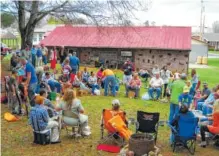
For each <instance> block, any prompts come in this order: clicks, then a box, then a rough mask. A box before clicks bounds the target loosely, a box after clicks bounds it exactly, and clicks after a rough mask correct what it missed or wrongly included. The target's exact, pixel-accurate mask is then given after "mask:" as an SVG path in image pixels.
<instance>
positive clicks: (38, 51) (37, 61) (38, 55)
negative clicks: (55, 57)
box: [36, 46, 43, 67]
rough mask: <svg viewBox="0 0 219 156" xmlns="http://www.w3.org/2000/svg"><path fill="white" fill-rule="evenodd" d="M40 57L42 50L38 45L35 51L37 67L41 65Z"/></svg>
mask: <svg viewBox="0 0 219 156" xmlns="http://www.w3.org/2000/svg"><path fill="white" fill-rule="evenodd" d="M42 57H43V54H42V50H41V48H40V46H38V48H37V52H36V66H37V67H40V66H42V65H43V62H42Z"/></svg>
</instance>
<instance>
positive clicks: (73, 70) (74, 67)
mask: <svg viewBox="0 0 219 156" xmlns="http://www.w3.org/2000/svg"><path fill="white" fill-rule="evenodd" d="M71 69H72V73H73V74H77V71H78V66H77V65H75V66H71Z"/></svg>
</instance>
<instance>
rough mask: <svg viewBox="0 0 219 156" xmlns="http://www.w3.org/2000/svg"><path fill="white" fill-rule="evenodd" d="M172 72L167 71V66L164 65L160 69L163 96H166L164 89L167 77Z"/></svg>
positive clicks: (167, 80) (168, 77) (167, 81)
mask: <svg viewBox="0 0 219 156" xmlns="http://www.w3.org/2000/svg"><path fill="white" fill-rule="evenodd" d="M171 75H172V73H171V71H169V70H168V69H167V66H164V67H163V69H162V70H161V74H160V76H161V78H162V80H163V83H164V93H163V97H164V98H165V97H166V89H167V85H168V83H169V79H170V77H171Z"/></svg>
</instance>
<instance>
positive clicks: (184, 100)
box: [178, 86, 192, 110]
mask: <svg viewBox="0 0 219 156" xmlns="http://www.w3.org/2000/svg"><path fill="white" fill-rule="evenodd" d="M178 100H179V107H180V106H181V105H182V104H183V105H186V106H187V107H188V108H189V109H190V110H191V109H192V105H191V103H192V97H191V95H189V87H188V86H184V88H183V93H182V94H181V95H180V96H179V98H178Z"/></svg>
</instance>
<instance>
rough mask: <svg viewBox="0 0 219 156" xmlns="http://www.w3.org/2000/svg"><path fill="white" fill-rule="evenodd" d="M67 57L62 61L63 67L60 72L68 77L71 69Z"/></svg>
mask: <svg viewBox="0 0 219 156" xmlns="http://www.w3.org/2000/svg"><path fill="white" fill-rule="evenodd" d="M69 62H70V61H69V59H67V58H66V59H65V61H64V63H63V67H62V72H63V74H64V75H65V76H67V77H68V78H69V74H70V73H71V71H72V69H71V66H70V63H69Z"/></svg>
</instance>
